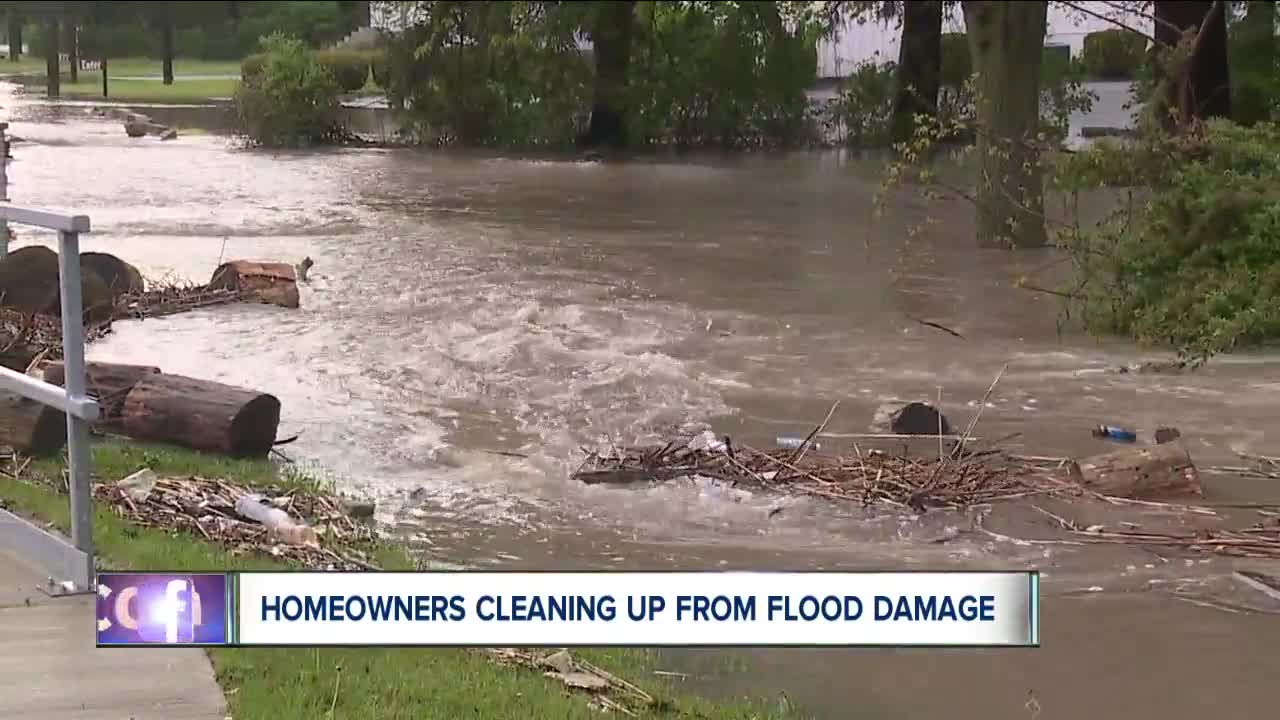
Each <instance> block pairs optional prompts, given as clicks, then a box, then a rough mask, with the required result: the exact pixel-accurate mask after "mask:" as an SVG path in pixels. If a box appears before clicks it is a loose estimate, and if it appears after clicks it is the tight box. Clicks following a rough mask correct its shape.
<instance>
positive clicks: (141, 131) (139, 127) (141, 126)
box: [124, 120, 150, 138]
mask: <svg viewBox="0 0 1280 720" xmlns="http://www.w3.org/2000/svg"><path fill="white" fill-rule="evenodd" d="M148 130H150V125H149V124H148V123H145V122H139V121H137V120H129V121H127V122H125V124H124V133H125V134H126V135H128V136H129V137H131V138H140V137H146V136H147V131H148Z"/></svg>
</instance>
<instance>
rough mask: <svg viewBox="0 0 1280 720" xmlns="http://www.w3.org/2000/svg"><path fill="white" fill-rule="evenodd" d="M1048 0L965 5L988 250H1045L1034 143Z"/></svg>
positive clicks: (980, 215) (981, 220) (982, 242)
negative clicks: (975, 83) (975, 103)
mask: <svg viewBox="0 0 1280 720" xmlns="http://www.w3.org/2000/svg"><path fill="white" fill-rule="evenodd" d="M1047 16H1048V3H1044V2H966V3H964V19H965V27H966V28H967V34H968V36H969V50H970V53H971V55H972V56H973V67H974V71H975V72H976V73H977V76H978V78H977V91H978V98H977V116H978V124H979V128H978V158H979V159H978V162H979V176H978V182H977V198H976V199H977V240H978V245H979V246H981V247H1040V246H1043V245H1044V244H1045V243H1046V242H1047V237H1046V235H1045V229H1044V186H1043V178H1042V173H1041V167H1040V157H1039V152H1038V150H1037V148H1036V144H1035V140H1036V135H1037V132H1038V130H1039V125H1040V63H1041V60H1042V58H1043V57H1044V33H1045V24H1046V22H1047V19H1048V17H1047Z"/></svg>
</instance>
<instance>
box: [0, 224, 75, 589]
mask: <svg viewBox="0 0 1280 720" xmlns="http://www.w3.org/2000/svg"><path fill="white" fill-rule="evenodd" d="M0 221H4V223H6V224H7V223H19V224H24V225H35V226H37V227H42V228H48V229H50V230H57V231H58V280H59V284H60V285H61V304H62V359H63V366H64V368H65V371H66V376H65V378H64V380H63V385H64V387H58V386H57V385H53V384H50V383H47V382H44V381H43V380H38V379H36V378H34V377H31V376H29V375H25V374H23V373H20V372H17V371H14V370H10V369H9V368H5V367H0V389H2V390H6V391H8V392H12V393H17V394H18V395H22V396H23V397H27V398H30V399H32V400H35V401H36V402H40V403H43V404H45V405H48V406H49V407H53V408H57V409H59V410H61V411H63V412H64V413H65V414H66V417H67V468H68V471H69V472H68V481H67V485H68V492H69V494H70V495H71V544H67V542H66V541H65V540H63V539H62V538H60V537H57V536H55V535H52V534H49V533H48V532H45V530H44V529H42V528H40V527H37V526H35V525H33V524H31V523H29V522H27V521H26V520H23V519H22V518H20V517H18V516H16V515H13V514H12V513H9V512H6V511H4V510H0V544H4V545H7V546H9V547H10V548H11V549H13V550H15V551H16V552H17V553H18V554H19V555H21V556H23V557H25V558H26V559H28V560H30V561H32V562H34V563H35V564H37V565H40V566H42V567H44V568H46V569H48V571H49V573H50V576H49V578H50V583H49V584H50V587H49V588H48V590H49V591H50V593H51V594H63V593H80V592H91V591H92V590H93V584H94V567H95V565H94V553H93V489H92V486H91V485H90V483H91V475H92V472H91V467H90V465H91V463H92V456H91V454H90V449H89V423H90V422H91V421H93V420H95V419H97V417H98V403H97V401H95V400H94V399H93V398H90V397H88V396H87V395H86V394H85V370H84V317H83V312H84V307H83V298H82V297H81V289H80V233H85V232H89V218H88V217H87V216H85V215H59V214H57V213H51V212H45V211H43V210H29V209H25V208H18V207H13V206H11V205H8V204H5V203H0Z"/></svg>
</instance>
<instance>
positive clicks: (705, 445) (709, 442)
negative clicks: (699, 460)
mask: <svg viewBox="0 0 1280 720" xmlns="http://www.w3.org/2000/svg"><path fill="white" fill-rule="evenodd" d="M689 449H690V450H694V451H697V450H710V451H711V452H723V451H724V449H725V445H724V441H723V440H721V439H719V438H717V437H716V434H715V433H713V432H711V431H710V430H703V431H702V433H701V434H699V435H695V436H694V438H693V439H692V440H690V441H689Z"/></svg>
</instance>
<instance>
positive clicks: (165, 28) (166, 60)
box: [155, 2, 173, 85]
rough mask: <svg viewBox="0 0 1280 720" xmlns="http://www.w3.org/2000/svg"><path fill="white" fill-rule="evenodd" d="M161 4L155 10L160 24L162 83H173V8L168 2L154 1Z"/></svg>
mask: <svg viewBox="0 0 1280 720" xmlns="http://www.w3.org/2000/svg"><path fill="white" fill-rule="evenodd" d="M155 4H156V5H159V6H161V7H160V8H159V10H158V12H157V16H156V22H157V23H158V24H159V25H160V66H161V72H162V73H163V74H164V84H165V85H172V84H173V8H171V7H170V6H169V5H170V4H169V3H167V2H160V3H155Z"/></svg>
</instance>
